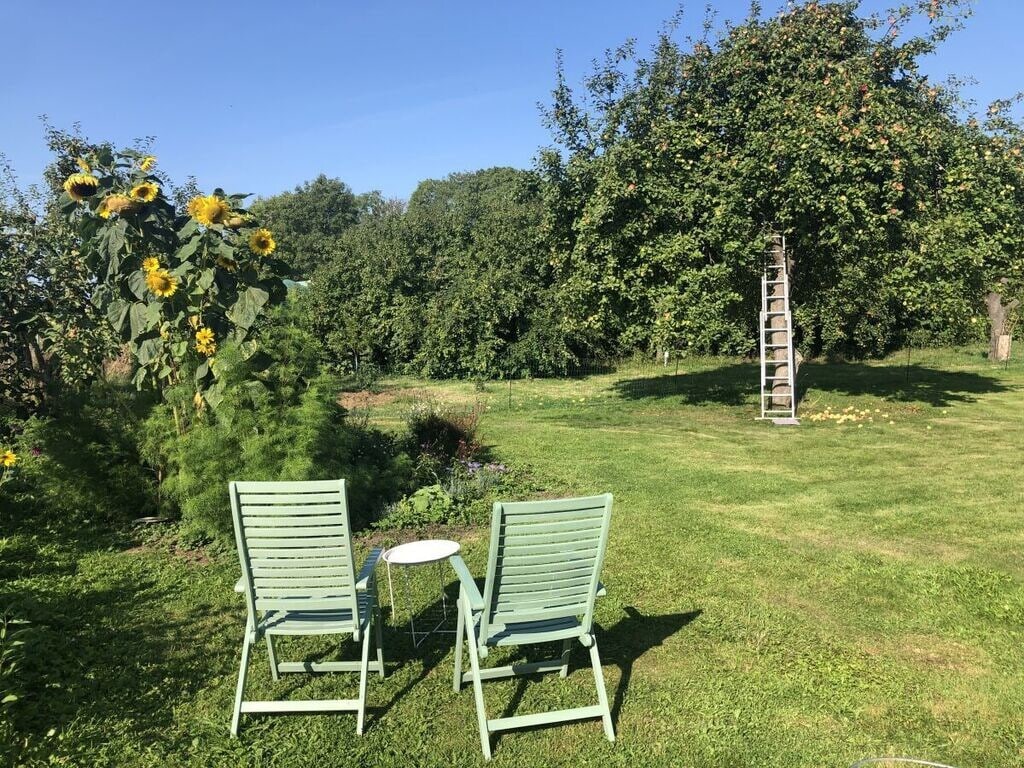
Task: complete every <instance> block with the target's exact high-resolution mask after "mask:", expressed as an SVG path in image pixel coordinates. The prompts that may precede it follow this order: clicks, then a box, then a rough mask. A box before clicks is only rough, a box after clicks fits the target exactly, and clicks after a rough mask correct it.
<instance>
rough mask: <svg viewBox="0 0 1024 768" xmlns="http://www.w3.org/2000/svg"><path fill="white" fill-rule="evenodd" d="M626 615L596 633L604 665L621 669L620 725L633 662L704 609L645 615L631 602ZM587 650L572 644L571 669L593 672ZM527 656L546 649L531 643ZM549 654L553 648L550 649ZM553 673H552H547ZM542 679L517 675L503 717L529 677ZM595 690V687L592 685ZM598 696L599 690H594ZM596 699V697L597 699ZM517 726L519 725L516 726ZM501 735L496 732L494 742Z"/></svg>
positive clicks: (616, 700)
mask: <svg viewBox="0 0 1024 768" xmlns="http://www.w3.org/2000/svg"><path fill="white" fill-rule="evenodd" d="M625 611H626V616H625V617H623V618H621V619H619V620H618V621H617V622H616V623H615V624H614V625H612V626H611V627H608V628H607V629H605V628H602V627H601V626H600V625H598V626H597V627H596V628H595V631H594V634H595V635H596V636H597V644H598V649H599V652H600V654H601V663H602V665H608V664H614V665H615V666H617V667H618V668H619V670H620V674H619V684H618V686H617V687H616V689H615V694H614V696H613V698H612V702H611V711H612V722H613V723H614V724H615V726H616V728H618V722H619V715H620V713H621V711H622V705H623V702H624V701H625V699H626V696H627V694H628V692H629V686H630V683H631V682H632V680H633V665H634V664H635V663H636V662H637V661H638V660H639V659H640V658H641V657H642V656H643V655H644V654H645V653H647V652H648V651H649V650H651V649H652V648H657V647H658V646H660V645H663V644H664V643H665V641H666V640H668V639H669V638H670V637H672V636H673V635H675V634H676V633H677V632H679V631H680V630H682V629H683V628H684V627H686V626H687V625H688V624H690V623H692V622H693V621H695V620H696V619H697V618H698V617H699V616H700V615H701V613H702V611H701V610H700V609H696V610H693V611H686V612H685V613H668V614H663V615H660V616H656V615H652V616H644V615H643V614H641V613H640V611H638V610H637V609H636V608H634V607H632V606H626V607H625ZM586 654H587V651H586V650H585V649H582V648H581V647H580V646H579V645H578V644H577V643H575V642H573V644H572V657H571V659H570V665H571V666H570V671H572V670H575V671H576V672H577V673H579V674H585V675H591V674H592V673H591V668H590V659H589V656H587V655H586ZM521 655H522V656H523V658H524V660H529V661H537V660H539V659H542V658H545V653H544V649H543V647H541V646H530V647H529V650H528V651H526V652H522V653H521ZM547 655H548V656H550V655H551V652H550V650H548V652H547ZM548 674H550V673H548ZM531 677H532V678H534V679H539V678H540V677H541V675H531V676H524V677H520V678H517V685H516V690H515V693H513V694H512V698H511V699H510V700H509V703H508V705H507V706H506V707H505V711H504V713H503V714H502V717H511V716H512V715H514V714H515V713H516V710H517V709H518V708H519V705H520V704H521V703H522V700H523V695H524V693H525V691H526V686H527V682H528V681H529V680H530V678H531ZM591 690H593V689H591ZM595 698H596V693H595ZM594 703H596V701H595V702H594ZM557 725H564V723H552V724H547V725H538V726H535V727H534V728H525V729H522V730H535V729H536V728H550V727H552V726H557ZM517 730H518V729H517ZM500 739H501V734H500V733H499V734H497V738H496V740H495V746H497V742H498V741H499V740H500Z"/></svg>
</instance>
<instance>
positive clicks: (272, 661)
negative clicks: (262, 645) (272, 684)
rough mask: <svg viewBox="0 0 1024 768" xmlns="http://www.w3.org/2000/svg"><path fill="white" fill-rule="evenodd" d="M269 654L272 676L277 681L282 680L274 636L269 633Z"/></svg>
mask: <svg viewBox="0 0 1024 768" xmlns="http://www.w3.org/2000/svg"><path fill="white" fill-rule="evenodd" d="M267 654H268V655H269V656H270V676H271V677H273V678H274V680H275V681H277V680H280V679H281V676H280V675H279V674H278V672H277V654H276V653H274V636H273V635H267Z"/></svg>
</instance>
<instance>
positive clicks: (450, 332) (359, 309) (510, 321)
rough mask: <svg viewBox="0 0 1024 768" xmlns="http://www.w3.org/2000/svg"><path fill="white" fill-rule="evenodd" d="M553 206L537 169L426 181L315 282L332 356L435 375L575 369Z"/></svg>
mask: <svg viewBox="0 0 1024 768" xmlns="http://www.w3.org/2000/svg"><path fill="white" fill-rule="evenodd" d="M541 204H542V198H541V192H540V185H539V179H538V178H537V176H536V175H535V174H532V173H528V172H525V171H517V170H514V169H511V168H491V169H488V170H483V171H478V172H475V173H459V174H452V175H451V176H449V177H447V178H446V179H443V180H429V181H424V182H423V183H422V184H420V185H419V187H418V188H417V189H416V191H415V192H414V193H413V196H412V198H411V200H410V201H409V207H408V210H406V211H405V212H403V211H402V210H401V209H400V208H398V207H395V206H392V207H391V208H388V209H385V210H384V211H383V212H381V213H380V214H379V215H375V216H373V217H370V218H367V219H365V220H363V221H362V222H360V223H359V224H358V225H356V226H354V227H352V228H351V229H349V230H347V231H346V232H345V233H344V234H343V235H342V236H341V237H339V238H338V239H337V240H336V242H335V246H334V249H335V250H334V251H333V253H332V258H331V260H330V261H328V262H327V263H325V264H324V265H323V267H321V268H320V269H319V270H318V271H317V272H316V273H314V275H313V277H312V279H311V286H310V291H309V292H310V315H309V322H310V327H311V328H312V329H313V330H314V331H315V332H316V333H317V335H318V336H320V337H322V338H323V339H324V340H325V343H326V345H327V349H328V354H329V359H330V362H332V363H333V364H334V365H335V366H336V367H338V368H339V369H341V370H349V371H355V370H358V368H359V366H360V365H362V364H363V362H365V361H367V360H369V361H371V362H373V363H374V364H375V365H377V366H379V367H381V368H385V369H392V370H394V369H403V370H409V371H416V372H420V373H423V374H425V375H427V376H431V377H447V376H462V377H465V376H477V377H483V378H495V377H506V376H509V375H521V374H522V373H524V372H534V373H553V372H557V371H560V370H563V369H564V367H565V364H566V362H567V360H568V359H569V357H570V353H569V349H568V347H567V345H566V343H565V341H564V339H563V337H562V333H561V317H560V313H559V310H558V307H557V305H556V304H555V300H556V299H555V296H554V294H553V289H552V287H551V280H552V276H551V268H550V265H549V264H548V257H547V255H546V252H545V248H544V243H543V235H542V232H541V228H540V224H541V219H542V211H541Z"/></svg>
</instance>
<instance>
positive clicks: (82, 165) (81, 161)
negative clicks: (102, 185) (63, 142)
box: [75, 157, 92, 173]
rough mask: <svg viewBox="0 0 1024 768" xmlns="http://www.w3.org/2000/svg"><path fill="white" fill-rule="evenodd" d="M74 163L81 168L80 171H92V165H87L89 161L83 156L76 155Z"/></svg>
mask: <svg viewBox="0 0 1024 768" xmlns="http://www.w3.org/2000/svg"><path fill="white" fill-rule="evenodd" d="M75 165H77V166H78V167H79V168H81V169H82V173H89V172H90V171H92V166H90V165H89V161H88V160H86V159H85V158H84V157H76V158H75Z"/></svg>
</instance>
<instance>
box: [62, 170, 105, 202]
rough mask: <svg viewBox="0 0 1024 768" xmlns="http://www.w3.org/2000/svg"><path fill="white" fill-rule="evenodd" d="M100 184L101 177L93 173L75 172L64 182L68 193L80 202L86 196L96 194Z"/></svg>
mask: <svg viewBox="0 0 1024 768" xmlns="http://www.w3.org/2000/svg"><path fill="white" fill-rule="evenodd" d="M99 185H100V182H99V179H97V178H96V177H95V176H93V175H92V174H91V173H73V174H72V175H70V176H68V180H67V181H65V182H64V191H65V192H67V193H68V197H70V198H71V199H72V200H74V201H75V202H76V203H80V202H82V201H83V200H85V198H87V197H92V196H93V195H95V194H96V189H97V188H98V187H99Z"/></svg>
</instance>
